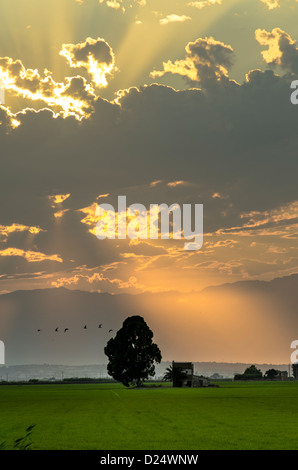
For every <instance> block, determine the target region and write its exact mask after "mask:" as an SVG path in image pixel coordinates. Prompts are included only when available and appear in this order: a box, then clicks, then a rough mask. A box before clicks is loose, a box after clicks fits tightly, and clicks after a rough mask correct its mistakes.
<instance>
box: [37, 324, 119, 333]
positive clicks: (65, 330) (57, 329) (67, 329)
mask: <svg viewBox="0 0 298 470" xmlns="http://www.w3.org/2000/svg"><path fill="white" fill-rule="evenodd" d="M101 327H102V323H100V324H99V325H98V328H101ZM83 329H84V330H87V325H85V326H84V328H83ZM40 331H41V329H38V330H37V332H38V333H39V332H40ZM58 331H59V326H58V327H57V328H55V332H56V333H58ZM67 331H69V328H64V333H66V332H67ZM111 331H113V330H112V329H109V333H111Z"/></svg>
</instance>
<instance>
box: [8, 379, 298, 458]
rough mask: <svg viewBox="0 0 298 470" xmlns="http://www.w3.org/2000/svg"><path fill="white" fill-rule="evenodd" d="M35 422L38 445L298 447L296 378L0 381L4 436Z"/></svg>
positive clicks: (21, 431) (85, 447) (10, 441)
mask: <svg viewBox="0 0 298 470" xmlns="http://www.w3.org/2000/svg"><path fill="white" fill-rule="evenodd" d="M33 423H34V424H36V427H35V428H34V430H33V432H32V436H31V438H32V447H31V448H32V449H33V450H35V449H38V450H47V449H50V450H54V449H64V450H69V449H70V450H71V449H83V450H89V449H98V450H134V449H141V450H201V449H204V450H208V449H218V450H221V449H241V450H242V449H243V450H245V449H298V439H297V434H298V431H297V429H298V382H260V383H253V382H250V383H240V382H239V383H237V382H236V383H235V382H225V383H221V384H220V387H219V388H199V389H173V388H171V387H162V388H155V389H146V388H145V389H139V390H137V389H126V388H125V387H123V386H122V385H120V384H100V385H97V384H92V385H87V384H84V385H83V384H82V385H32V386H31V385H24V386H14V385H12V386H9V385H7V386H1V387H0V443H1V442H2V441H6V446H5V448H7V449H9V448H12V446H13V442H14V440H15V439H17V438H20V437H22V436H23V435H24V431H25V428H27V427H28V426H29V425H31V424H33Z"/></svg>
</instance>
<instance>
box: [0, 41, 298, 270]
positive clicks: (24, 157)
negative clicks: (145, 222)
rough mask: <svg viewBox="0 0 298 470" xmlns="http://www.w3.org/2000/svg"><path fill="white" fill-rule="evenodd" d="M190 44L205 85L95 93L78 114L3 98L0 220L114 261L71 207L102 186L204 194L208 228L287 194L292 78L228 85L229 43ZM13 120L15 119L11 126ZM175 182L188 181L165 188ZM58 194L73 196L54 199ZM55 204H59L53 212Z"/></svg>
mask: <svg viewBox="0 0 298 470" xmlns="http://www.w3.org/2000/svg"><path fill="white" fill-rule="evenodd" d="M188 49H189V54H190V57H191V58H192V59H193V64H196V66H195V71H196V73H197V74H198V77H200V79H201V80H202V77H204V83H207V82H208V81H209V82H210V81H212V82H213V86H212V87H211V88H209V89H208V90H204V91H202V90H199V89H189V90H182V91H176V90H174V89H172V88H170V87H166V86H162V85H157V84H153V85H151V86H144V87H140V88H131V89H129V90H124V91H122V92H119V94H118V98H117V100H116V101H115V102H113V103H112V102H109V101H106V100H103V99H101V98H95V99H94V100H93V110H94V111H93V114H92V116H91V117H89V118H88V119H83V120H82V121H81V122H79V121H78V120H76V119H75V118H74V117H68V118H66V119H65V118H62V117H59V116H58V117H57V116H56V117H54V114H53V112H52V111H51V110H47V109H45V110H41V111H39V112H36V111H34V110H25V111H23V112H22V113H19V114H17V116H11V113H9V112H8V111H6V110H5V108H3V107H1V108H0V120H1V123H2V125H1V126H0V139H1V161H2V163H1V174H0V194H1V201H2V203H1V208H0V222H1V225H3V226H10V225H12V224H15V223H18V224H23V225H25V226H35V227H40V228H41V229H42V230H43V231H41V232H40V233H39V234H37V235H36V236H35V239H34V246H33V248H34V250H35V251H37V252H40V253H43V254H44V255H45V256H50V255H51V256H53V255H56V256H57V257H59V258H61V260H63V268H66V269H71V267H72V266H73V265H72V263H73V261H71V260H76V264H75V265H76V266H77V265H82V264H85V265H87V266H92V267H94V266H98V265H100V264H106V263H112V262H117V261H118V260H119V259H120V254H119V253H120V252H118V251H117V250H115V249H112V247H111V245H110V244H108V243H107V244H106V243H102V244H101V245H100V247H99V244H98V240H97V239H96V237H94V235H92V234H91V233H90V232H89V231H88V229H89V227H88V226H87V225H86V224H84V223H82V219H84V214H83V213H82V212H80V211H79V209H82V208H86V207H88V206H90V205H91V204H92V203H94V202H95V201H96V198H97V196H98V195H100V194H106V193H109V194H110V197H109V198H108V200H107V201H105V202H109V203H116V196H117V195H120V194H125V195H127V197H128V202H129V204H131V203H134V202H138V203H144V204H145V205H148V204H150V203H161V202H166V203H173V202H178V203H183V202H188V203H203V204H204V205H205V218H206V220H205V231H206V232H209V231H215V230H219V229H222V228H228V227H235V226H237V227H239V226H241V224H242V222H243V221H242V219H241V214H242V213H243V212H244V211H257V210H259V211H265V210H270V209H274V208H275V207H277V206H278V207H279V206H282V205H283V204H287V203H290V202H291V201H293V200H296V199H297V182H296V175H297V166H298V165H297V159H296V154H297V150H296V149H297V145H298V141H297V124H296V120H297V109H296V108H295V107H294V106H293V105H291V103H290V99H289V97H290V93H289V86H290V82H289V80H288V79H287V78H286V77H280V76H277V75H275V74H274V73H273V72H272V71H270V70H269V71H266V72H262V71H260V70H254V71H251V72H249V73H248V75H247V77H246V80H245V82H243V83H242V84H237V83H236V82H233V81H232V80H230V79H229V77H228V75H227V73H226V71H227V70H228V68H229V67H230V66H231V64H232V61H233V60H234V58H233V50H232V48H231V47H230V46H226V45H223V44H222V43H219V42H218V41H215V40H212V41H211V40H210V39H209V40H208V41H207V40H202V39H201V40H197V41H195V42H194V43H191V44H189V45H188ZM217 61H219V64H218V62H217ZM82 80H83V79H81V78H80V77H76V79H73V80H72V82H71V84H70V94H71V95H74V94H75V93H76V90H77V87H78V89H79V90H80V92H79V93H81V92H82V85H84V83H83V82H82ZM223 84H224V85H225V86H223ZM12 119H17V120H18V121H19V123H20V125H19V126H18V127H16V128H15V129H13V128H12V127H11V121H12ZM157 180H158V181H161V183H160V184H158V185H154V186H152V185H150V183H151V182H152V181H157ZM175 181H185V182H187V183H188V184H185V185H177V186H173V187H171V186H168V184H167V183H170V182H175ZM55 194H70V197H69V198H68V199H67V200H65V201H63V202H62V203H61V205H60V206H59V207H56V208H53V207H52V205H51V202H50V199H49V196H52V195H55ZM214 194H223V195H224V197H220V198H216V197H215V198H212V195H214ZM59 210H60V211H66V210H67V212H63V215H62V216H61V217H60V218H56V217H55V215H54V213H55V212H58V211H59ZM32 243H33V242H32ZM7 247H13V248H16V249H24V248H25V242H24V240H21V238H18V239H16V238H15V239H14V241H12V238H10V237H8V240H6V241H4V242H2V245H1V249H2V250H4V249H6V248H7ZM27 249H31V250H32V246H31V247H30V246H29V247H28V248H27ZM138 250H139V248H138ZM19 253H20V252H19ZM5 259H6V260H7V259H8V257H6V258H5ZM13 262H14V263H15V259H14V260H13ZM23 262H24V258H22V263H23ZM40 262H41V261H40ZM42 262H45V261H42ZM47 262H49V263H50V261H47ZM56 264H58V263H56ZM60 264H61V263H59V268H60V267H61V266H60ZM6 269H7V268H5V270H6ZM41 269H43V268H41Z"/></svg>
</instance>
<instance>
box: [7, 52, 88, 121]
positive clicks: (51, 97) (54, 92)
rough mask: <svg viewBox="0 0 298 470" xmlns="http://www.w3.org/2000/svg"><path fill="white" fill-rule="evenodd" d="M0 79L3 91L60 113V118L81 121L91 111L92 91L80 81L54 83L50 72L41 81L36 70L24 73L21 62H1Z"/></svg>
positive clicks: (75, 78)
mask: <svg viewBox="0 0 298 470" xmlns="http://www.w3.org/2000/svg"><path fill="white" fill-rule="evenodd" d="M0 79H1V80H2V83H3V85H4V88H5V90H8V91H10V92H11V93H13V94H15V95H17V96H19V97H22V98H26V99H30V100H32V101H40V102H43V103H46V104H47V105H49V106H50V107H53V108H57V109H59V108H60V109H62V112H61V115H63V116H64V117H67V116H76V117H79V118H81V117H83V116H85V115H88V114H89V113H90V112H91V110H92V104H93V100H94V98H95V95H94V91H93V88H92V87H91V86H90V85H88V84H87V82H86V80H85V79H84V78H82V77H71V78H66V80H65V83H57V82H55V81H54V80H53V78H52V75H51V73H50V72H49V71H45V75H44V77H41V75H40V74H39V72H38V70H32V69H26V68H25V67H24V65H23V64H22V62H21V61H20V60H13V59H11V58H10V57H1V58H0Z"/></svg>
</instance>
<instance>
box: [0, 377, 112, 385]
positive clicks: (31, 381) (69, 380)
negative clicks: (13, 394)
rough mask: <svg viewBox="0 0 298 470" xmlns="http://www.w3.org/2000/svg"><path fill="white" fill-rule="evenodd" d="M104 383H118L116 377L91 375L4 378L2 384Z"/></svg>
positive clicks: (0, 382)
mask: <svg viewBox="0 0 298 470" xmlns="http://www.w3.org/2000/svg"><path fill="white" fill-rule="evenodd" d="M88 383H90V384H92V383H95V384H97V383H98V384H103V383H116V381H115V380H114V379H109V378H103V379H95V378H91V377H69V378H66V379H63V380H61V379H57V380H47V379H29V380H8V381H7V380H2V381H0V385H51V384H54V385H57V384H88Z"/></svg>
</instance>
